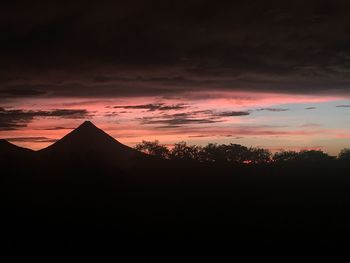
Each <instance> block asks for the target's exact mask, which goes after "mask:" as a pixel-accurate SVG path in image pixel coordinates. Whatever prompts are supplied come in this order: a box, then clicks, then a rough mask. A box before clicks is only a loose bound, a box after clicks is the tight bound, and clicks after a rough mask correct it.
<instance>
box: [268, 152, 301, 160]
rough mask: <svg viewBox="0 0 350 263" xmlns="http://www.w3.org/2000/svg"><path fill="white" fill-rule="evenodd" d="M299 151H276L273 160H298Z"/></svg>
mask: <svg viewBox="0 0 350 263" xmlns="http://www.w3.org/2000/svg"><path fill="white" fill-rule="evenodd" d="M298 154H299V153H298V152H296V151H281V152H276V153H275V154H274V155H273V157H272V160H273V161H274V162H291V161H296V160H297V159H298Z"/></svg>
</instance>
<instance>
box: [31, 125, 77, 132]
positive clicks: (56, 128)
mask: <svg viewBox="0 0 350 263" xmlns="http://www.w3.org/2000/svg"><path fill="white" fill-rule="evenodd" d="M73 129H75V128H73V127H62V126H58V127H51V128H44V129H37V130H41V131H59V130H73Z"/></svg>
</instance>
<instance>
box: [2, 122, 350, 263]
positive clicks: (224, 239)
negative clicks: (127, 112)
mask: <svg viewBox="0 0 350 263" xmlns="http://www.w3.org/2000/svg"><path fill="white" fill-rule="evenodd" d="M0 160H1V163H0V164H1V177H0V179H1V184H0V186H1V188H0V190H1V193H2V194H3V196H4V198H3V199H2V200H3V201H4V202H1V212H2V216H1V217H2V219H3V224H2V226H3V228H2V230H3V231H2V233H1V236H2V239H3V240H4V241H5V242H4V243H5V246H2V250H3V251H6V252H10V253H9V255H10V256H9V258H10V259H12V260H18V261H25V262H27V261H28V260H35V261H37V260H38V259H39V258H40V259H41V258H43V259H44V261H46V262H52V261H53V260H58V261H60V262H62V261H66V260H67V259H71V258H72V257H73V255H75V260H76V261H79V262H81V261H83V259H84V260H85V258H88V259H91V258H93V256H94V259H95V261H98V262H100V261H102V260H101V259H102V257H105V258H108V257H109V256H112V257H113V258H114V259H115V260H117V259H123V258H126V259H128V260H131V259H134V258H137V259H143V260H145V259H147V260H149V259H150V260H153V259H156V258H160V259H161V260H162V261H165V262H168V261H170V260H174V261H179V260H184V259H192V260H193V261H198V260H199V258H204V259H208V258H210V256H211V259H213V261H218V258H219V257H222V258H224V257H226V256H228V257H230V258H232V259H233V258H235V259H237V255H238V254H243V256H244V257H245V258H247V257H250V256H260V255H261V253H262V252H264V253H267V254H269V255H277V254H278V253H280V252H284V251H286V252H284V259H285V258H286V257H290V256H293V255H298V254H299V253H300V252H301V251H303V250H306V251H308V252H312V251H317V252H316V253H317V255H322V253H323V252H325V251H329V250H333V249H338V248H340V247H345V248H346V247H347V241H348V240H349V239H350V165H349V162H348V161H340V160H332V159H326V160H324V161H316V162H315V161H313V162H310V161H307V162H305V161H304V162H302V161H293V162H274V163H265V164H260V165H258V164H256V165H243V164H233V163H227V162H211V163H200V162H197V161H185V160H182V161H181V160H177V161H176V160H161V159H158V158H153V157H150V156H146V155H144V154H142V153H140V152H137V151H135V150H134V149H131V148H129V147H127V146H125V145H122V144H121V143H119V142H118V141H116V140H115V139H114V138H112V137H110V136H109V135H108V134H106V133H104V132H103V131H102V130H100V129H98V128H97V127H95V126H94V125H93V124H91V123H89V122H85V123H84V124H82V125H81V126H79V127H78V128H77V129H76V130H74V131H72V132H71V133H69V134H68V135H66V136H65V137H63V138H62V139H61V140H59V141H57V142H56V143H55V144H53V145H51V146H49V147H48V148H46V149H43V150H41V151H38V152H33V151H31V150H28V149H23V148H20V147H17V146H15V145H13V144H10V143H8V142H7V141H4V140H0ZM287 252H288V253H287ZM189 255H191V256H189ZM4 262H7V260H5V261H4Z"/></svg>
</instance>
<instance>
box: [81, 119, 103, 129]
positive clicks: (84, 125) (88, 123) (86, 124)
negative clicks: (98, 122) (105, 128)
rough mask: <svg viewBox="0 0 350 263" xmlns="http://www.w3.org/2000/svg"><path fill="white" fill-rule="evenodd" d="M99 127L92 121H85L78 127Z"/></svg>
mask: <svg viewBox="0 0 350 263" xmlns="http://www.w3.org/2000/svg"><path fill="white" fill-rule="evenodd" d="M79 128H80V129H98V128H97V127H96V126H95V125H94V124H93V123H92V122H91V121H84V122H83V123H82V124H81V125H80V126H79V127H78V128H77V129H79Z"/></svg>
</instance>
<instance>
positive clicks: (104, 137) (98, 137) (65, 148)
mask: <svg viewBox="0 0 350 263" xmlns="http://www.w3.org/2000/svg"><path fill="white" fill-rule="evenodd" d="M38 154H39V155H40V156H41V157H44V158H49V159H50V160H57V161H59V162H65V163H67V162H68V163H71V164H74V163H76V164H77V165H78V164H84V165H85V166H89V165H93V164H96V163H99V164H113V165H117V166H118V167H120V168H123V167H124V168H125V167H129V166H132V165H133V164H134V162H137V161H138V160H141V159H143V158H146V155H145V154H143V153H141V152H139V151H137V150H135V149H133V148H130V147H128V146H126V145H124V144H122V143H120V142H118V141H117V140H115V139H114V138H113V137H111V136H110V135H108V134H107V133H105V132H104V131H103V130H101V129H99V128H97V127H96V126H95V125H94V124H93V123H92V122H90V121H85V122H84V123H83V124H81V125H80V126H79V127H78V128H76V129H75V130H73V131H72V132H70V133H69V134H67V135H66V136H64V137H63V138H62V139H60V140H58V141H57V142H55V143H54V144H52V145H50V146H48V147H47V148H44V149H42V150H40V151H38Z"/></svg>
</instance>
